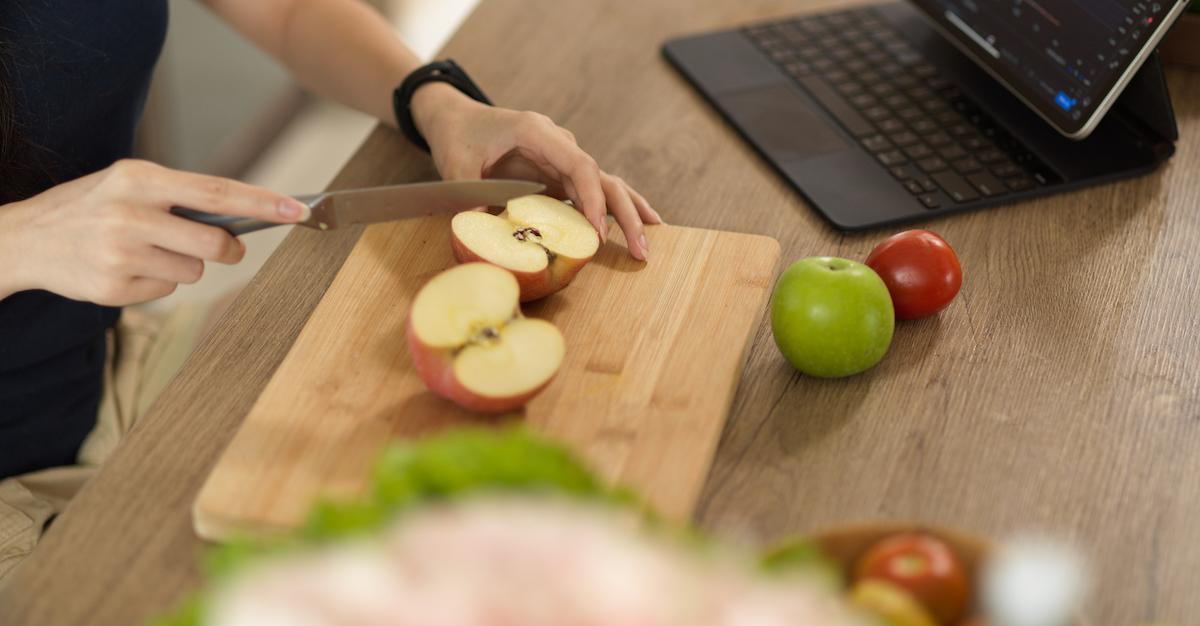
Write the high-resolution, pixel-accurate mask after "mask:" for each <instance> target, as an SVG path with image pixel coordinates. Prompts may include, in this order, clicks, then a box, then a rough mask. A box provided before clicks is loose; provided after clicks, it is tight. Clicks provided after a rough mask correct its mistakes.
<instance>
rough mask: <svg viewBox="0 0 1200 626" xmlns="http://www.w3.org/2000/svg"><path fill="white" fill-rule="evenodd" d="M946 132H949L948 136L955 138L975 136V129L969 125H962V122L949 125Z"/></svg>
mask: <svg viewBox="0 0 1200 626" xmlns="http://www.w3.org/2000/svg"><path fill="white" fill-rule="evenodd" d="M946 130H949V131H950V134H951V135H954V136H955V137H966V136H967V135H973V134H975V129H974V128H973V127H972V126H971V125H970V124H964V123H962V122H959V123H957V124H951V125H950V128H948V129H946Z"/></svg>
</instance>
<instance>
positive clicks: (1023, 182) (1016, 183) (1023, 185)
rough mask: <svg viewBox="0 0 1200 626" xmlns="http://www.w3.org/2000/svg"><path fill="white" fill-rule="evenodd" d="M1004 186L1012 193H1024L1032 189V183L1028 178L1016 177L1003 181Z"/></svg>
mask: <svg viewBox="0 0 1200 626" xmlns="http://www.w3.org/2000/svg"><path fill="white" fill-rule="evenodd" d="M1004 184H1006V185H1008V188H1009V189H1011V190H1013V191H1025V190H1027V189H1033V185H1034V182H1033V179H1032V178H1030V177H1028V176H1018V177H1016V178H1010V179H1008V180H1006V181H1004Z"/></svg>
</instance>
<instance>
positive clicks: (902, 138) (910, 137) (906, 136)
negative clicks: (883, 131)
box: [889, 130, 920, 146]
mask: <svg viewBox="0 0 1200 626" xmlns="http://www.w3.org/2000/svg"><path fill="white" fill-rule="evenodd" d="M889 136H890V137H891V139H892V143H894V144H896V145H897V146H907V145H911V144H914V143H917V142H918V141H920V138H918V137H917V136H916V135H914V134H912V133H910V132H908V131H907V130H906V131H902V132H899V133H895V134H893V135H889Z"/></svg>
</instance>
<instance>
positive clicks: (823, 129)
mask: <svg viewBox="0 0 1200 626" xmlns="http://www.w3.org/2000/svg"><path fill="white" fill-rule="evenodd" d="M717 100H718V102H720V105H721V108H723V109H724V110H725V112H726V114H728V115H729V116H730V117H731V118H733V120H734V122H735V123H736V124H737V125H738V127H739V128H741V129H742V132H744V133H745V134H746V135H748V136H749V137H750V139H751V141H753V142H754V143H755V145H757V146H758V147H759V149H760V150H762V151H763V152H766V153H767V154H768V155H769V156H770V157H771V158H773V159H777V160H781V161H793V160H802V159H807V158H811V157H814V156H819V155H822V154H828V153H830V152H837V151H839V150H843V149H845V148H846V147H847V146H846V142H845V141H844V140H843V139H842V137H841V135H839V134H838V132H837V131H836V130H835V129H834V128H833V127H832V126H830V124H829V122H827V121H826V120H825V119H824V118H822V117H821V116H820V114H818V113H817V112H816V111H814V110H813V105H812V104H810V103H809V102H808V100H806V99H805V98H804V96H803V94H801V93H800V91H799V90H798V89H797V88H796V87H793V86H792V85H788V84H780V85H771V86H769V87H758V88H755V89H748V90H746V91H739V92H737V93H730V94H721V95H719V96H717Z"/></svg>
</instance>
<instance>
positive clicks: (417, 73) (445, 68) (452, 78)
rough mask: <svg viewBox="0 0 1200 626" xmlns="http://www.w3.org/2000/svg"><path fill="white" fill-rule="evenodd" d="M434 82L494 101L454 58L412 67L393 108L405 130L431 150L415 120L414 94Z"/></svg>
mask: <svg viewBox="0 0 1200 626" xmlns="http://www.w3.org/2000/svg"><path fill="white" fill-rule="evenodd" d="M433 82H439V83H448V84H449V85H451V86H452V87H454V88H455V89H457V90H459V91H461V92H463V93H464V94H466V95H467V96H468V97H469V98H471V99H472V100H477V101H479V102H482V103H484V104H488V105H490V104H491V103H492V101H491V100H489V99H488V97H487V96H486V95H484V93H483V90H482V89H480V88H479V86H478V85H476V84H475V81H473V80H471V77H470V76H467V73H466V72H464V71H463V68H461V67H459V66H458V64H457V63H455V62H454V60H453V59H446V60H445V61H434V62H433V63H430V64H428V65H422V66H421V67H418V68H417V69H415V70H413V73H412V74H409V75H408V77H407V78H405V79H404V82H402V83H400V86H399V87H397V88H396V91H394V92H392V109H393V110H394V111H395V113H396V124H397V125H399V126H400V130H401V131H403V132H404V135H405V136H406V137H408V140H409V141H411V142H413V144H414V145H415V146H417V147H418V148H420V149H422V150H424V151H426V152H429V142H427V141H425V138H424V137H422V136H421V133H420V131H418V130H417V125H416V123H415V122H413V116H412V97H413V94H414V93H416V92H417V89H418V88H420V87H421V85H424V84H427V83H433Z"/></svg>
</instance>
